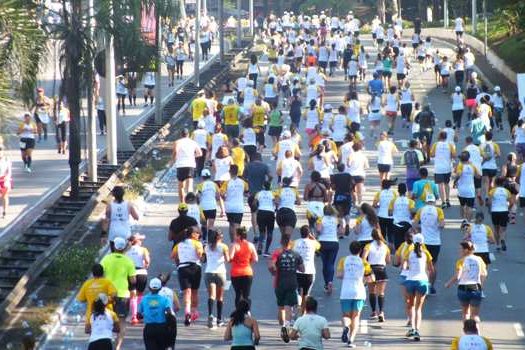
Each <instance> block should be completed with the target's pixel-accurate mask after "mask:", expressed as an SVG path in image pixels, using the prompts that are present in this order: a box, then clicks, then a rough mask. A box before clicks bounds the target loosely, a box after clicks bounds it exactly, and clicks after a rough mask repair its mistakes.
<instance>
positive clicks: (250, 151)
mask: <svg viewBox="0 0 525 350" xmlns="http://www.w3.org/2000/svg"><path fill="white" fill-rule="evenodd" d="M244 152H246V154H247V155H248V158H250V159H252V158H253V156H254V155H255V153H257V146H254V145H246V146H244Z"/></svg>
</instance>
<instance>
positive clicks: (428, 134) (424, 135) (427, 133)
mask: <svg viewBox="0 0 525 350" xmlns="http://www.w3.org/2000/svg"><path fill="white" fill-rule="evenodd" d="M433 134H434V132H433V131H432V130H431V129H423V130H420V131H419V141H423V140H425V139H426V140H427V145H428V146H429V147H430V145H432V136H433Z"/></svg>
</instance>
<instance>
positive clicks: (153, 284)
mask: <svg viewBox="0 0 525 350" xmlns="http://www.w3.org/2000/svg"><path fill="white" fill-rule="evenodd" d="M149 288H150V289H153V290H158V289H161V288H162V282H161V281H160V279H158V278H156V277H155V278H153V279H152V280H151V281H149Z"/></svg>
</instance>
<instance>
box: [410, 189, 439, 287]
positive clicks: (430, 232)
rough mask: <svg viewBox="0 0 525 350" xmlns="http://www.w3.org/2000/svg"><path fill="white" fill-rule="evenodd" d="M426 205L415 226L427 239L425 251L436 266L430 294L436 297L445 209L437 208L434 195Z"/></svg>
mask: <svg viewBox="0 0 525 350" xmlns="http://www.w3.org/2000/svg"><path fill="white" fill-rule="evenodd" d="M425 202H426V204H425V205H424V206H423V207H421V208H420V209H419V210H418V211H417V213H416V216H415V217H414V224H415V225H417V226H419V228H420V229H421V234H422V235H423V237H424V239H425V249H427V250H428V252H429V253H430V255H431V257H432V264H433V265H434V268H433V269H432V270H433V273H432V274H430V275H429V278H430V294H431V295H435V294H436V289H435V288H434V283H435V282H436V277H437V267H436V264H437V261H438V258H439V252H440V250H441V231H442V230H443V229H444V228H445V214H444V213H443V209H441V208H438V207H436V206H435V202H436V197H434V195H433V194H432V193H428V194H427V198H426V201H425Z"/></svg>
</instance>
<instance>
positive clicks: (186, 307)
mask: <svg viewBox="0 0 525 350" xmlns="http://www.w3.org/2000/svg"><path fill="white" fill-rule="evenodd" d="M189 313H191V305H190V304H189V303H188V304H186V305H184V314H186V315H188V314H189Z"/></svg>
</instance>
